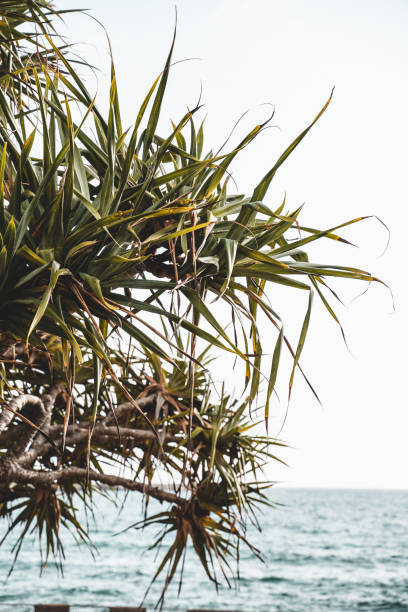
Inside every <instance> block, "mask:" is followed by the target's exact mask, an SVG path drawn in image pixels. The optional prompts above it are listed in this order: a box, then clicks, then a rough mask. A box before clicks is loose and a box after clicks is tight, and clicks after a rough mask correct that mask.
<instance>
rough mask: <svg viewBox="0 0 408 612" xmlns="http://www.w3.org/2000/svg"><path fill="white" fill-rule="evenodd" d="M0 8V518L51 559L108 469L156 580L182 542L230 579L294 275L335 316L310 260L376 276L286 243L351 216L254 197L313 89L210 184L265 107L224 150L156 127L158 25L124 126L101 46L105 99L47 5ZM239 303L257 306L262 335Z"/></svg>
mask: <svg viewBox="0 0 408 612" xmlns="http://www.w3.org/2000/svg"><path fill="white" fill-rule="evenodd" d="M0 13H1V15H0V53H1V64H0V394H1V395H0V401H1V414H0V515H1V516H2V517H3V518H7V519H8V520H9V528H8V530H7V533H6V535H8V534H9V533H14V534H15V533H17V534H18V536H17V540H16V544H15V555H16V556H17V555H18V552H19V550H20V547H21V545H22V543H23V540H24V537H25V535H26V534H27V533H29V532H30V531H31V530H32V529H33V528H34V530H37V532H38V535H39V538H40V541H42V542H43V545H44V554H45V557H47V556H48V555H49V554H54V555H55V556H56V557H57V559H58V558H59V556H60V555H61V553H62V550H63V543H62V535H61V533H62V530H63V528H67V529H68V530H71V531H73V532H74V534H76V536H77V537H79V538H80V539H81V540H83V541H84V542H87V541H88V534H87V530H86V528H85V526H83V525H81V524H80V521H79V517H78V511H77V508H80V507H82V506H84V505H92V504H93V503H94V495H93V493H94V492H95V491H98V490H101V488H102V489H105V488H106V487H110V488H113V489H115V488H124V489H127V490H129V491H138V492H139V493H141V495H142V496H143V497H144V500H145V502H146V505H147V502H148V500H149V499H150V498H155V499H157V500H159V501H160V502H162V503H164V504H165V506H163V510H162V511H161V512H160V513H159V514H156V515H149V514H148V513H147V514H146V516H145V519H144V524H152V523H153V524H157V525H158V526H160V527H162V528H163V529H162V533H161V535H160V537H159V538H158V540H157V541H156V542H155V544H158V543H159V542H160V541H161V539H162V537H163V536H164V535H166V534H167V535H168V536H169V537H171V539H170V545H169V547H168V549H167V552H166V553H165V555H164V558H163V559H162V560H161V562H160V564H159V565H158V568H157V570H156V571H155V574H154V579H155V578H156V577H157V576H158V575H159V574H160V573H161V572H162V571H165V572H166V578H165V582H164V589H163V593H164V591H165V589H166V587H167V585H168V584H169V582H170V580H171V579H172V578H173V576H174V574H175V571H176V569H177V567H178V566H179V562H180V560H181V559H182V558H183V554H184V553H185V550H186V547H187V545H188V543H189V542H191V543H192V547H193V549H194V551H195V553H196V554H197V556H198V558H199V559H200V561H201V563H202V565H203V567H204V569H205V571H206V573H207V575H208V577H209V578H210V579H211V580H212V581H214V582H215V583H216V584H218V571H217V570H216V562H217V567H219V569H220V571H221V573H222V574H223V575H224V576H225V578H226V580H227V581H229V580H230V578H231V576H232V577H233V576H234V570H233V566H232V565H231V561H232V560H234V559H236V558H237V557H238V553H239V547H240V545H242V544H244V545H248V546H249V547H251V548H252V550H253V552H254V553H256V554H259V551H257V550H256V549H255V548H254V547H253V546H252V545H251V543H250V542H248V541H247V539H246V536H245V533H246V531H245V525H246V523H247V521H248V520H255V511H256V508H257V506H258V505H259V504H263V503H268V499H267V497H266V495H265V488H266V487H267V486H269V485H270V484H271V483H268V482H267V481H265V478H264V476H262V468H263V467H264V466H265V464H267V463H268V462H272V461H275V460H279V458H278V457H277V455H276V453H277V450H278V447H279V446H280V445H281V443H280V442H279V440H277V439H275V438H272V437H270V436H269V435H268V427H267V425H268V418H269V405H270V401H271V397H272V393H273V390H274V387H275V383H276V379H277V374H278V370H279V363H280V355H281V351H282V350H285V351H288V353H289V355H291V358H292V360H293V365H292V371H291V374H290V380H289V395H290V390H291V388H292V384H293V378H294V375H295V372H296V371H299V372H301V373H303V371H302V369H301V365H300V356H301V352H302V349H303V346H304V343H305V339H306V336H307V332H308V325H309V320H310V316H311V308H312V297H313V295H315V294H317V297H318V298H320V300H321V301H322V302H323V304H324V306H325V307H326V309H327V311H328V313H329V314H330V315H331V316H332V317H333V318H334V319H335V321H336V322H337V323H338V319H337V317H336V314H335V312H334V310H333V307H332V305H331V301H330V299H329V298H330V296H331V294H330V288H329V285H328V284H327V281H328V280H330V278H331V277H338V278H346V279H359V280H362V281H367V282H370V281H374V280H376V279H375V278H374V277H373V276H371V274H369V273H368V272H366V271H364V270H360V269H357V268H350V267H346V266H342V265H331V264H328V263H323V264H316V263H310V262H309V259H308V255H307V251H306V250H305V249H307V247H308V245H309V244H311V243H313V242H314V241H317V240H322V239H328V240H336V241H340V242H343V243H346V244H347V241H346V240H345V239H343V238H341V237H340V236H339V235H338V234H337V233H336V232H337V230H338V229H339V228H342V227H345V226H347V225H350V224H352V223H355V222H356V221H359V220H360V219H353V220H351V221H348V222H344V223H341V224H340V225H338V226H337V227H333V228H330V229H326V230H320V229H315V228H311V227H308V226H304V225H303V223H302V221H301V219H300V217H301V215H300V213H301V209H300V208H297V209H296V210H294V211H289V210H287V209H286V204H285V202H283V203H281V204H280V205H278V206H272V205H271V203H270V201H269V200H268V197H267V192H268V187H269V185H270V183H271V181H272V180H273V178H274V176H275V174H276V172H277V171H278V169H279V167H280V166H281V165H282V164H283V163H284V162H285V160H286V159H287V158H288V156H289V155H290V154H291V153H292V152H293V150H294V149H295V148H296V147H297V145H298V144H299V143H300V142H301V141H302V139H303V138H304V137H305V136H306V134H307V133H308V132H309V130H310V129H311V127H312V126H313V124H314V123H315V122H316V121H317V120H318V119H319V117H320V116H321V115H322V113H323V112H324V111H325V110H326V108H327V106H328V104H329V102H330V100H328V101H327V103H326V104H325V105H324V106H323V108H322V110H321V111H320V112H319V113H318V115H317V117H316V118H315V119H314V120H313V121H312V123H311V124H310V125H309V126H308V127H307V128H306V129H305V130H304V131H303V132H302V133H301V134H300V135H299V136H298V137H297V138H296V139H295V140H294V141H293V142H292V143H291V144H290V145H289V146H288V148H287V149H286V150H285V151H284V152H283V153H282V155H281V156H280V157H279V159H278V160H277V161H276V162H275V164H274V165H273V167H272V168H271V169H270V170H269V171H268V172H267V173H266V174H265V175H264V176H263V178H262V179H261V180H260V181H259V183H258V184H257V185H256V186H255V188H254V190H253V192H252V193H251V194H249V195H248V196H243V195H237V194H236V193H232V192H230V191H229V189H228V178H229V175H230V165H231V163H232V162H233V160H234V158H235V157H236V156H237V155H238V154H239V153H240V151H241V150H242V149H244V148H245V147H247V146H248V145H249V144H250V143H251V141H252V140H253V139H254V138H255V137H256V136H257V134H259V133H260V132H261V131H262V130H263V128H264V127H265V125H266V124H264V125H257V126H256V127H255V128H254V129H253V130H252V131H251V132H250V133H249V134H248V135H247V136H246V137H245V138H244V139H243V140H242V142H241V143H240V144H239V145H238V146H237V147H236V148H234V149H233V150H232V151H231V152H229V153H218V154H214V153H213V152H212V151H208V152H207V150H206V149H205V144H204V128H203V123H202V122H201V123H200V122H197V119H196V117H197V115H198V113H199V110H200V108H199V107H196V108H193V109H192V110H189V111H188V112H187V113H186V114H185V115H184V116H183V117H182V118H181V119H180V121H179V122H178V123H176V124H172V128H171V131H170V133H169V134H168V135H166V136H163V135H162V134H159V133H158V131H157V125H158V120H159V116H160V114H161V108H162V101H163V97H164V94H165V89H166V83H167V80H168V77H169V71H170V67H171V62H172V52H173V46H174V41H173V44H172V46H171V49H170V53H169V56H168V58H167V61H166V64H165V66H164V69H163V71H162V73H161V74H160V75H159V77H158V78H157V79H156V80H155V81H154V83H153V85H152V86H151V88H150V90H149V91H148V94H147V95H146V97H145V98H144V100H143V102H142V104H141V106H140V110H139V112H138V114H137V117H136V118H135V123H134V125H133V127H132V128H131V129H129V130H124V129H123V126H122V120H121V113H120V106H119V98H118V92H117V85H116V78H115V71H114V65H113V63H112V73H111V76H112V78H111V86H110V92H109V107H108V111H107V113H106V115H104V113H102V112H101V111H100V110H99V109H98V108H97V105H96V103H95V97H94V95H93V94H92V93H90V92H89V91H88V89H87V88H86V86H85V84H84V82H83V80H82V78H81V77H80V76H78V74H79V71H78V65H79V64H81V66H82V67H84V66H86V62H85V60H84V59H82V60H78V58H77V57H76V56H74V55H73V54H71V48H70V46H69V45H67V44H66V43H65V42H64V41H63V40H62V39H61V38H60V37H58V36H57V31H56V30H57V27H58V22H59V20H60V18H61V14H62V13H63V11H59V10H58V9H57V8H55V7H54V6H53V5H51V3H49V2H46V1H45V0H30V1H29V0H22V1H20V2H13V1H10V2H8V1H6V2H2V3H1V6H0ZM277 285H283V286H285V287H286V288H287V290H288V291H289V290H290V291H292V292H295V293H296V294H297V295H305V296H308V305H307V309H306V313H305V316H304V319H303V321H302V322H301V325H300V327H301V332H300V336H299V338H298V340H297V342H295V343H294V344H293V345H292V344H291V343H290V341H289V339H288V338H287V337H286V334H285V332H284V329H283V325H282V320H283V318H284V316H283V315H284V313H283V314H282V316H281V315H280V314H278V313H277V312H276V311H275V310H274V307H273V302H271V301H269V299H268V292H270V288H271V287H276V286H277ZM214 302H215V304H214ZM306 302H307V300H306ZM260 316H261V318H262V320H263V323H262V325H263V326H266V325H267V324H269V331H268V335H267V338H268V341H267V350H266V353H267V354H265V353H264V348H263V345H262V338H261V333H260V330H259V325H258V322H259V319H260ZM227 323H229V325H227ZM264 329H265V327H264ZM271 347H272V349H271ZM223 351H224V352H227V353H229V354H231V355H234V356H236V358H237V364H238V365H237V367H241V369H242V372H243V377H244V378H243V388H244V392H243V394H242V395H241V398H234V397H232V396H231V393H228V392H227V391H226V387H227V386H228V383H229V379H228V375H227V376H226V380H225V385H222V387H221V388H220V387H219V385H218V387H217V385H216V384H215V383H214V382H213V379H212V376H211V364H210V361H211V357H212V356H213V355H214V354H216V353H217V352H223ZM240 364H241V365H240ZM265 364H266V365H265ZM264 380H266V382H265V383H264V382H263V381H264ZM262 385H263V388H264V396H263V397H264V405H265V410H264V416H265V429H264V431H263V435H257V434H256V433H253V431H254V430H253V428H252V427H253V424H254V423H253V420H252V418H251V412H250V407H251V403H252V402H253V401H254V400H255V398H256V397H257V395H258V393H259V391H260V389H261V387H262ZM256 431H259V428H258V429H257V430H256ZM278 454H279V453H278ZM158 474H160V475H161V478H162V479H163V474H165V475H166V479H167V485H166V486H159V485H158V482H160V480H159V479H158V478H156V477H155V476H157V475H158ZM171 483H173V484H171Z"/></svg>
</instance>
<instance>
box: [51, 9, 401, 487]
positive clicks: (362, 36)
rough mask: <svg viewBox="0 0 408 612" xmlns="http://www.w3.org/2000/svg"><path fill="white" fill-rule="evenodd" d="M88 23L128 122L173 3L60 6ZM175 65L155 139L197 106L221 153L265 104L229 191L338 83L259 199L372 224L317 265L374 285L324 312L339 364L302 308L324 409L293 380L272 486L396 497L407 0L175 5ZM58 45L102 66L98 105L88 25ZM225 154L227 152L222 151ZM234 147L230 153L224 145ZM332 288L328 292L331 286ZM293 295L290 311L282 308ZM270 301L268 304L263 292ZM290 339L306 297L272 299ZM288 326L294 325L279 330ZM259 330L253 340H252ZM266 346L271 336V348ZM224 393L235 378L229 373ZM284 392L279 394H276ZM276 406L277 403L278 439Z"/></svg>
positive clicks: (164, 37) (307, 213)
mask: <svg viewBox="0 0 408 612" xmlns="http://www.w3.org/2000/svg"><path fill="white" fill-rule="evenodd" d="M84 4H86V6H87V7H88V8H89V9H91V14H93V15H94V16H95V17H97V18H98V19H100V20H101V21H102V22H103V23H104V24H105V26H106V27H107V29H108V32H109V35H110V37H111V41H112V45H113V50H114V57H115V64H116V72H117V77H118V84H119V93H120V97H121V100H122V112H123V115H124V117H125V121H124V123H125V124H128V125H130V124H131V123H132V122H133V120H134V117H135V115H136V113H137V110H138V108H139V106H140V103H141V101H142V99H143V97H144V95H145V94H146V92H147V90H148V88H149V87H150V85H151V84H152V82H153V79H154V78H155V76H156V75H157V74H158V73H159V72H160V70H161V68H162V67H163V64H164V61H165V58H166V55H167V52H168V49H169V46H170V42H171V37H172V30H173V25H174V2H173V1H170V0H134V1H131V0H117V1H116V2H115V3H112V1H111V0H109V1H108V0H87V1H86V2H84V0H80V1H78V0H60V1H59V2H58V5H59V6H60V7H62V8H75V7H81V6H83V5H84ZM177 8H178V34H177V42H176V49H175V54H174V59H175V60H181V59H186V58H200V59H198V60H194V61H188V62H184V63H181V64H178V65H177V66H175V67H174V69H173V73H172V75H171V78H170V84H169V88H168V94H167V98H166V100H165V105H164V108H163V118H165V120H166V121H163V123H162V124H161V126H162V129H161V130H160V131H161V132H162V133H165V131H166V132H167V131H168V127H169V123H168V122H167V121H168V119H170V118H172V119H173V120H176V119H178V118H180V117H181V115H182V114H183V113H184V112H185V110H186V106H189V107H190V108H191V107H192V106H193V105H194V104H195V103H196V101H197V99H198V97H199V93H200V86H201V83H202V86H203V96H202V101H203V102H204V103H205V111H204V112H205V113H207V115H208V116H207V121H206V128H207V130H206V139H207V140H206V143H207V148H211V147H216V146H217V145H220V144H221V143H222V142H223V141H224V140H225V137H226V136H227V135H228V134H229V132H230V129H231V128H232V126H233V124H234V123H235V121H236V120H237V119H238V118H239V117H240V116H241V114H242V113H243V112H244V111H246V110H249V113H248V115H247V116H246V117H245V119H244V120H243V122H242V123H241V124H240V126H239V128H238V130H237V132H236V135H235V136H234V138H235V140H233V142H236V141H237V140H238V138H239V137H240V136H242V135H243V134H244V132H245V130H246V131H249V129H250V128H251V127H253V126H254V125H256V124H257V123H258V122H260V121H261V120H262V119H264V118H265V117H266V116H267V114H268V112H269V107H267V106H262V105H263V104H264V103H272V104H273V105H274V106H275V108H276V113H275V117H274V120H273V124H274V125H276V126H279V129H272V130H268V131H266V132H265V133H264V134H263V135H261V137H260V138H259V139H258V141H256V142H255V143H253V145H252V146H251V147H250V148H249V149H247V150H246V151H245V152H244V153H243V154H241V159H240V161H237V163H235V165H234V166H233V171H234V178H235V180H236V181H237V183H238V187H239V191H240V192H249V193H250V192H251V186H253V185H254V184H256V182H257V181H258V180H259V179H260V178H261V177H262V176H263V174H264V173H265V172H266V170H268V169H269V168H270V167H271V166H272V165H273V162H274V161H275V160H276V159H277V157H278V155H279V154H280V153H281V152H282V151H283V150H284V148H286V146H287V145H288V144H289V143H290V141H291V140H292V139H293V138H294V137H295V136H296V135H297V134H298V133H299V132H300V131H301V130H302V129H303V128H304V127H306V125H307V124H308V123H309V122H310V121H311V120H312V119H313V118H314V116H315V115H316V114H317V112H318V111H319V110H320V108H321V107H322V106H323V104H324V102H325V101H326V99H327V98H328V96H329V94H330V91H331V88H332V86H333V85H335V87H336V89H335V95H334V99H333V102H332V104H331V105H330V107H329V109H328V110H327V112H326V114H325V115H324V116H323V117H322V118H321V120H320V121H319V123H318V125H316V126H315V128H314V129H313V130H312V131H311V132H310V133H309V135H308V136H307V137H306V139H305V140H304V141H303V143H302V144H301V145H300V147H299V148H298V149H297V150H296V151H295V152H294V153H293V155H292V156H291V157H290V158H289V160H288V161H287V162H286V163H285V165H284V167H283V168H282V169H281V170H280V171H279V173H278V176H277V177H276V179H275V180H274V183H273V185H272V186H271V188H270V190H269V192H268V196H267V202H268V203H270V204H278V202H280V201H281V200H282V197H283V194H284V192H285V191H286V193H287V202H288V205H289V208H291V209H292V210H293V209H294V208H295V207H297V206H298V205H299V204H301V203H303V202H305V203H306V206H305V208H304V211H303V222H304V223H305V224H306V225H311V226H315V227H319V228H322V229H325V228H327V227H331V226H334V225H336V224H337V223H341V222H342V221H346V220H348V219H351V218H354V217H357V216H362V215H369V214H372V215H378V216H379V217H381V219H382V220H383V221H384V222H385V223H386V224H387V225H388V227H389V228H390V230H391V243H390V247H389V249H388V251H387V252H386V254H385V255H384V256H383V257H382V258H379V259H378V255H379V254H380V253H381V251H382V250H383V247H384V245H385V242H386V232H385V230H384V229H383V228H382V227H381V226H380V225H379V224H378V223H376V222H375V221H374V220H370V221H365V222H364V223H362V224H358V225H356V226H353V229H352V231H351V230H349V231H348V232H344V233H343V235H345V237H348V238H350V239H351V240H353V241H354V242H357V243H358V244H359V246H360V248H359V249H358V250H357V249H352V248H343V247H340V246H338V245H334V246H333V245H331V244H330V243H329V242H328V241H326V243H324V245H321V246H319V247H316V248H315V250H314V255H315V260H319V259H320V260H321V261H325V262H327V261H330V262H331V263H340V264H341V263H343V264H345V265H355V266H357V267H362V268H365V269H368V270H370V271H371V272H372V273H373V274H375V275H376V276H379V277H380V278H382V279H383V280H384V281H385V282H387V283H388V284H389V285H390V286H391V287H392V290H393V293H394V298H395V307H396V311H395V313H393V312H392V303H391V300H390V297H389V293H388V292H387V291H386V289H384V288H382V287H380V286H379V285H377V286H373V287H371V288H370V290H369V291H368V293H367V294H366V295H364V296H363V297H361V298H360V299H358V300H356V301H354V302H352V303H351V299H352V297H353V296H355V295H356V294H358V293H359V292H361V291H362V290H363V289H364V287H360V286H357V285H356V284H355V285H353V286H352V287H350V286H347V287H344V286H343V285H342V286H341V287H340V290H341V292H342V295H343V296H344V298H345V302H346V306H347V307H346V308H342V307H340V308H339V307H337V312H338V314H339V315H340V317H341V320H342V323H343V325H344V328H345V331H346V334H347V339H348V343H349V346H350V350H351V353H352V355H350V353H349V352H348V351H347V349H346V348H345V346H344V344H343V342H342V340H341V336H340V334H339V332H338V329H337V328H336V325H335V324H334V322H333V320H332V319H331V318H330V317H329V315H328V314H326V313H325V312H324V311H323V310H322V308H321V307H319V306H318V304H317V300H315V305H316V307H315V310H314V316H313V324H312V326H311V330H310V332H311V333H310V335H309V339H308V343H307V346H306V347H305V350H304V353H303V366H304V367H305V369H306V371H307V373H308V374H309V376H310V378H311V380H312V382H313V384H314V385H315V387H316V388H317V390H318V393H319V396H320V397H321V400H322V403H323V409H322V408H321V407H320V406H319V405H318V404H317V403H316V401H315V400H314V398H313V396H312V395H311V393H310V392H309V391H308V390H307V388H306V386H305V385H304V383H303V382H302V380H301V378H300V377H298V378H297V380H296V382H295V390H294V393H293V397H292V402H291V406H290V409H289V414H288V419H287V422H286V425H285V428H284V430H283V432H282V437H283V438H284V439H285V440H286V441H287V442H288V443H290V444H291V445H292V447H293V450H291V451H289V452H287V453H286V455H285V457H286V459H287V461H288V462H289V463H290V465H291V468H290V470H288V469H282V468H279V469H276V467H275V466H273V469H272V468H271V471H270V476H271V477H272V478H276V479H279V480H282V481H284V482H285V483H286V484H290V485H297V486H335V487H336V486H337V487H342V486H344V487H404V488H405V487H407V486H408V477H407V464H408V445H407V433H408V411H407V408H408V402H407V400H406V390H405V382H406V381H405V377H406V376H407V374H406V370H407V360H406V344H407V340H408V334H407V331H408V330H407V312H408V308H407V307H408V303H407V291H406V280H405V273H404V266H405V263H404V261H405V259H406V248H405V232H406V227H407V221H408V215H407V205H408V201H407V184H406V176H407V169H406V168H407V142H408V123H407V109H408V80H407V77H406V68H407V65H408V62H407V60H408V57H407V56H408V43H407V40H408V39H407V34H406V32H407V26H408V3H407V2H406V1H405V0H381V1H379V0H359V1H358V2H356V1H355V0H354V1H353V0H330V1H327V0H308V2H304V0H251V1H248V0H247V1H243V0H207V1H206V2H205V3H203V2H198V1H196V0H179V1H178V2H177ZM67 24H68V25H69V32H70V36H71V38H72V39H73V40H75V41H83V42H84V43H86V44H84V45H81V46H80V47H78V50H79V51H80V52H81V53H85V54H86V55H87V57H88V58H89V59H90V61H92V62H94V64H95V65H96V66H98V68H100V69H101V70H102V72H101V74H100V75H99V85H98V87H99V91H100V92H102V93H104V94H105V93H106V96H107V90H106V87H107V77H108V76H109V63H108V56H107V52H106V42H105V39H104V36H103V33H102V32H101V30H100V28H99V27H98V26H97V24H96V23H95V22H93V21H91V20H90V19H87V18H85V17H83V16H81V17H79V16H75V17H69V18H67ZM232 144H233V143H232ZM232 144H231V146H232ZM336 288H338V287H336ZM296 297H297V298H300V302H301V303H300V308H299V307H298V306H296V304H295V302H297V300H296V299H295V298H296ZM274 299H275V296H274ZM276 300H277V303H278V305H279V307H280V310H281V312H282V314H284V316H285V318H286V319H287V321H288V325H287V329H289V334H290V335H291V337H292V339H293V340H294V341H296V338H297V334H298V333H299V329H298V326H296V321H297V320H298V319H299V317H300V316H301V313H302V309H304V308H305V305H306V304H305V302H304V296H303V295H300V296H296V292H295V293H292V292H291V291H290V290H288V292H285V294H284V295H283V294H282V293H279V295H277V296H276ZM291 330H293V331H292V332H291ZM267 333H269V329H268V330H265V334H267ZM271 342H272V339H271ZM229 376H230V381H231V386H233V385H234V375H229ZM280 395H281V397H282V398H284V397H285V396H286V388H285V386H284V385H283V384H282V385H281V388H280ZM284 409H285V401H284V399H282V403H281V405H280V406H278V405H277V404H275V407H274V410H275V412H274V421H273V426H274V427H275V430H276V431H278V430H279V426H280V423H281V420H282V414H283V412H284Z"/></svg>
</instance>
